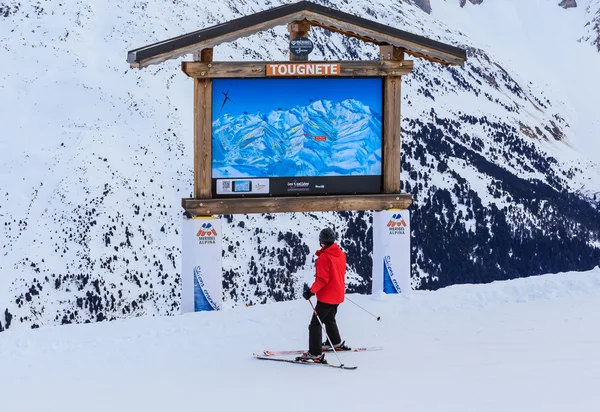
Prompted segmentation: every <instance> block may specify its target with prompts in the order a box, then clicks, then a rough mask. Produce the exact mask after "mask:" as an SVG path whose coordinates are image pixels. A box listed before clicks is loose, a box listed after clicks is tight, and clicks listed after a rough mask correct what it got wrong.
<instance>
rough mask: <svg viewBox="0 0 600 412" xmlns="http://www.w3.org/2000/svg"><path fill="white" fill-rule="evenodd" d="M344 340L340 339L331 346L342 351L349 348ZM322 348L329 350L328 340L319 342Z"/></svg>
mask: <svg viewBox="0 0 600 412" xmlns="http://www.w3.org/2000/svg"><path fill="white" fill-rule="evenodd" d="M345 343H346V341H341V342H340V343H338V344H336V345H333V348H334V349H335V350H336V351H342V350H350V347H348V346H346V345H345ZM321 347H322V350H323V351H329V350H331V345H330V344H329V341H325V342H323V343H322V344H321Z"/></svg>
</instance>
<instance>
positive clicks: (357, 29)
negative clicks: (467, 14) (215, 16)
mask: <svg viewBox="0 0 600 412" xmlns="http://www.w3.org/2000/svg"><path fill="white" fill-rule="evenodd" d="M302 21H305V22H307V23H309V24H310V25H312V26H318V27H322V28H324V29H326V30H329V31H332V32H337V33H341V34H344V35H346V36H349V37H356V38H359V39H361V40H363V41H365V42H371V43H375V44H378V45H393V46H396V47H401V48H404V49H405V51H406V53H407V54H410V55H412V56H415V57H422V58H424V59H427V60H430V61H433V62H437V63H441V64H444V65H462V64H463V63H464V62H465V61H466V60H467V53H466V51H465V50H463V49H461V48H458V47H454V46H451V45H449V44H445V43H441V42H438V41H435V40H431V39H428V38H426V37H423V36H418V35H416V34H412V33H409V32H406V31H403V30H400V29H397V28H395V27H391V26H386V25H384V24H380V23H376V22H374V21H371V20H367V19H364V18H361V17H357V16H355V15H352V14H349V13H344V12H342V11H339V10H335V9H332V8H329V7H325V6H321V5H319V4H315V3H312V2H310V1H300V2H297V3H292V4H286V5H283V6H279V7H275V8H272V9H269V10H265V11H261V12H258V13H254V14H251V15H249V16H244V17H241V18H238V19H235V20H231V21H229V22H226V23H222V24H218V25H216V26H212V27H207V28H205V29H202V30H198V31H195V32H192V33H188V34H184V35H182V36H178V37H174V38H171V39H168V40H164V41H161V42H158V43H154V44H150V45H147V46H144V47H140V48H137V49H134V50H130V51H129V52H128V53H127V62H128V63H130V65H131V67H137V68H142V67H146V66H149V65H151V64H157V63H162V62H164V61H166V60H169V59H176V58H178V57H181V56H183V55H186V54H190V53H197V52H199V51H200V50H202V49H206V48H211V47H214V46H216V45H218V44H221V43H226V42H231V41H234V40H235V39H238V38H240V37H245V36H249V35H252V34H254V33H257V32H260V31H264V30H269V29H271V28H273V27H276V26H280V25H284V24H288V23H291V22H302Z"/></svg>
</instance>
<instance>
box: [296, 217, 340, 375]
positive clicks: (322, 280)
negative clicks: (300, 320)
mask: <svg viewBox="0 0 600 412" xmlns="http://www.w3.org/2000/svg"><path fill="white" fill-rule="evenodd" d="M319 243H320V244H321V249H320V250H318V251H317V252H316V255H317V261H316V262H315V270H316V273H315V281H314V282H313V284H312V286H311V287H310V288H308V289H306V290H305V291H304V293H303V295H302V296H303V297H304V299H306V300H309V299H310V298H311V297H312V296H314V295H316V296H317V305H316V306H315V312H316V314H315V313H313V316H312V319H311V321H310V325H309V326H308V330H309V337H308V341H309V350H308V352H304V353H303V354H302V355H301V356H299V357H298V358H297V359H298V360H302V361H312V362H322V363H326V361H325V354H324V353H322V351H323V350H328V349H330V348H331V345H333V346H334V348H335V349H336V350H338V349H344V348H345V347H344V346H343V342H342V339H341V337H340V332H339V330H338V327H337V323H336V320H335V316H336V314H337V309H338V305H339V304H340V303H342V302H343V301H344V296H345V292H346V254H345V253H344V252H343V251H342V250H341V249H340V247H339V246H338V245H337V243H335V233H334V232H333V230H332V229H330V228H328V227H327V228H325V229H323V230H321V233H319ZM317 315H318V316H319V319H321V322H323V325H325V332H326V333H327V336H329V340H331V343H330V342H329V340H327V339H326V340H325V342H323V343H321V339H322V333H321V325H320V323H319V319H317Z"/></svg>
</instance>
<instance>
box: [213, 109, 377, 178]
mask: <svg viewBox="0 0 600 412" xmlns="http://www.w3.org/2000/svg"><path fill="white" fill-rule="evenodd" d="M381 144H382V123H381V114H380V113H379V112H376V111H375V110H373V109H372V108H371V107H369V106H367V105H365V104H363V103H362V102H361V101H359V100H357V99H353V98H350V99H344V100H341V101H332V100H316V101H313V102H310V104H307V105H304V106H296V107H294V108H291V109H289V110H273V111H271V112H269V113H263V112H260V111H258V112H255V113H243V114H240V115H237V116H232V115H230V114H227V113H225V114H223V115H222V116H220V117H219V118H217V119H216V120H215V121H214V122H213V178H239V177H286V176H356V175H359V176H364V175H380V174H381V150H382V147H381Z"/></svg>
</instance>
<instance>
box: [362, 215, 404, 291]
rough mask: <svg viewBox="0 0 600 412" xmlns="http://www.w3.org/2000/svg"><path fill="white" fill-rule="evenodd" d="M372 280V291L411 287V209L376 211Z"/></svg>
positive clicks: (402, 289) (374, 217)
mask: <svg viewBox="0 0 600 412" xmlns="http://www.w3.org/2000/svg"><path fill="white" fill-rule="evenodd" d="M372 276H373V279H372V280H373V282H372V288H371V293H376V292H380V291H383V292H384V293H389V294H395V293H403V292H404V293H405V292H408V291H409V290H410V287H411V286H410V212H409V211H408V210H384V211H379V212H374V214H373V272H372Z"/></svg>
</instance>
